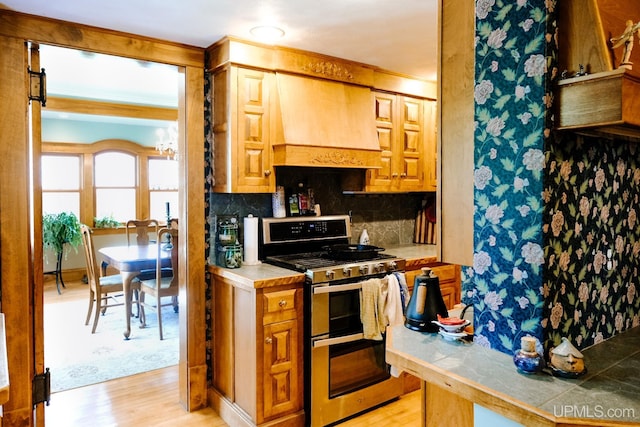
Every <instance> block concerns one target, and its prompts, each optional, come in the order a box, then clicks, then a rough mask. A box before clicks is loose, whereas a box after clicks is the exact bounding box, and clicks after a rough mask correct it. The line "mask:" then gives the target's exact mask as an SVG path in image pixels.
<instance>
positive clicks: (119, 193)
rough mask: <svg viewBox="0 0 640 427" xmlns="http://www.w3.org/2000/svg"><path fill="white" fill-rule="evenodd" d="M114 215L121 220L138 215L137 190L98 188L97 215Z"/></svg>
mask: <svg viewBox="0 0 640 427" xmlns="http://www.w3.org/2000/svg"><path fill="white" fill-rule="evenodd" d="M106 216H113V218H114V219H116V220H117V221H120V222H127V221H128V220H130V219H133V218H135V217H136V190H134V189H122V190H121V189H96V217H98V218H103V217H106Z"/></svg>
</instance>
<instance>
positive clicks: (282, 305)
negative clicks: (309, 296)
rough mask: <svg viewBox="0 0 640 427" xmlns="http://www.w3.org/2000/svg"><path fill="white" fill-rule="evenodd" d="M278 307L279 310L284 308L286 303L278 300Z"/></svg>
mask: <svg viewBox="0 0 640 427" xmlns="http://www.w3.org/2000/svg"><path fill="white" fill-rule="evenodd" d="M278 305H279V306H280V308H284V307H286V306H287V302H286V301H285V300H283V299H281V300H280V302H279V303H278Z"/></svg>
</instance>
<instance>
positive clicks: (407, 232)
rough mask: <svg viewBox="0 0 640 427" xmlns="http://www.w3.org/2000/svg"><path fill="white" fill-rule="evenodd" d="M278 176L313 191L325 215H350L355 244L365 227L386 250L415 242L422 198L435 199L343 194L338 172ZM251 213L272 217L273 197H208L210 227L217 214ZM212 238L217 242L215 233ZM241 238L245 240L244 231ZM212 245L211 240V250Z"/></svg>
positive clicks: (292, 171) (286, 171)
mask: <svg viewBox="0 0 640 427" xmlns="http://www.w3.org/2000/svg"><path fill="white" fill-rule="evenodd" d="M276 174H277V184H278V185H282V186H284V187H285V188H295V187H296V186H297V183H298V182H300V181H302V182H304V183H305V184H306V185H307V186H308V187H311V188H313V189H314V192H315V201H316V203H317V204H319V205H320V207H321V211H322V215H346V214H349V213H351V215H352V230H351V231H352V238H351V242H352V243H357V242H358V239H359V237H360V234H361V233H362V230H363V229H365V228H366V229H367V232H368V234H369V240H370V242H371V244H372V245H376V246H382V247H385V246H395V245H401V244H411V243H413V237H414V226H415V218H416V215H417V213H418V211H419V209H420V208H421V206H422V203H423V199H424V198H425V197H427V196H429V200H430V201H433V200H435V198H434V197H433V196H434V195H433V193H403V194H343V192H342V189H341V188H342V186H341V173H340V170H338V169H336V170H333V169H326V170H325V169H317V168H291V167H286V168H280V169H277V170H276ZM249 214H252V215H253V216H257V217H271V216H272V215H273V212H272V204H271V194H270V193H269V194H223V193H210V194H209V224H210V225H211V226H213V225H214V224H215V218H216V215H237V216H238V218H240V219H241V218H243V217H245V216H247V215H249ZM241 223H242V222H241ZM212 230H213V228H212ZM210 236H211V237H210V239H214V236H215V233H213V232H212V233H211V235H210ZM240 237H241V240H242V237H243V233H242V230H240ZM213 243H214V241H213V240H211V241H210V246H211V247H213V246H214V245H213ZM210 259H211V258H210Z"/></svg>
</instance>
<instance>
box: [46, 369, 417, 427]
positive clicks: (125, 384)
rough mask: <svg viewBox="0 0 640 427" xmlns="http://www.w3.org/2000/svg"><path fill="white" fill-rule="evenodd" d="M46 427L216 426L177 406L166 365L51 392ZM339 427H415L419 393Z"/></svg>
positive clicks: (208, 417)
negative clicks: (127, 375) (88, 384)
mask: <svg viewBox="0 0 640 427" xmlns="http://www.w3.org/2000/svg"><path fill="white" fill-rule="evenodd" d="M45 425H46V426H47V427H81V426H82V427H86V426H93V427H107V426H108V427H111V426H114V427H115V426H118V427H129V426H136V427H148V426H157V427H165V426H166V427H168V426H180V425H182V426H189V427H204V426H207V427H221V426H226V425H227V424H226V423H225V422H224V421H223V420H222V419H221V418H220V417H219V416H218V414H216V412H215V411H214V410H213V409H211V408H205V409H202V410H199V411H195V412H190V413H189V412H186V411H185V410H184V409H183V408H182V406H180V403H179V402H178V368H177V366H171V367H168V368H164V369H158V370H156V371H150V372H145V373H142V374H138V375H133V376H130V377H125V378H120V379H117V380H112V381H107V382H104V383H101V384H96V385H91V386H87V387H80V388H76V389H73V390H68V391H63V392H60V393H55V394H53V395H52V397H51V404H50V406H48V407H47V408H46V409H45ZM338 425H339V426H340V427H371V426H385V427H387V426H403V427H414V426H415V427H418V426H420V391H419V390H418V391H414V392H412V393H409V394H407V395H405V396H402V397H400V398H399V399H398V400H395V401H393V402H391V403H389V404H387V405H385V406H381V407H379V408H376V409H374V410H372V411H370V412H367V413H365V414H363V415H360V416H358V417H356V418H352V419H350V420H347V421H345V422H343V423H340V424H338Z"/></svg>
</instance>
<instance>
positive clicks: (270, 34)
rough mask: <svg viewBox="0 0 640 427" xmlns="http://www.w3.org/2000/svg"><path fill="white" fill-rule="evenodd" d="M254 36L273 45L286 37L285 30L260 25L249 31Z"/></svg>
mask: <svg viewBox="0 0 640 427" xmlns="http://www.w3.org/2000/svg"><path fill="white" fill-rule="evenodd" d="M249 32H250V33H251V35H252V36H254V37H255V38H257V39H258V40H259V41H261V42H264V43H273V42H275V41H276V40H278V39H279V38H281V37H282V36H284V30H283V29H282V28H278V27H275V26H272V25H259V26H257V27H253V28H252V29H251V30H249Z"/></svg>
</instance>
